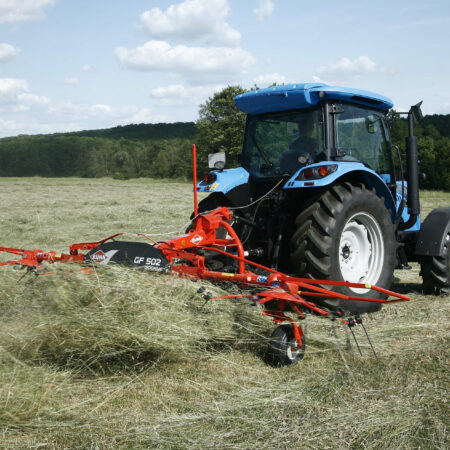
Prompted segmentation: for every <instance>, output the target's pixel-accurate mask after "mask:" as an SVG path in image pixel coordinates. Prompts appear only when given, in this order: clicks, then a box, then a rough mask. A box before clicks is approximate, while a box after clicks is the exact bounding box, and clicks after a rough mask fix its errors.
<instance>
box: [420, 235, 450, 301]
mask: <svg viewBox="0 0 450 450" xmlns="http://www.w3.org/2000/svg"><path fill="white" fill-rule="evenodd" d="M420 266H421V270H420V275H422V279H423V291H424V293H425V294H428V295H430V294H431V295H448V294H449V293H450V232H449V233H447V236H446V238H445V242H444V248H443V249H442V254H441V255H440V256H423V257H422V258H421V261H420Z"/></svg>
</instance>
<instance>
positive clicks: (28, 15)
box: [0, 0, 55, 24]
mask: <svg viewBox="0 0 450 450" xmlns="http://www.w3.org/2000/svg"><path fill="white" fill-rule="evenodd" d="M54 3H55V0H0V24H1V23H6V22H13V23H14V22H25V21H28V20H39V19H42V18H44V17H45V13H44V8H46V7H47V6H51V5H53V4H54Z"/></svg>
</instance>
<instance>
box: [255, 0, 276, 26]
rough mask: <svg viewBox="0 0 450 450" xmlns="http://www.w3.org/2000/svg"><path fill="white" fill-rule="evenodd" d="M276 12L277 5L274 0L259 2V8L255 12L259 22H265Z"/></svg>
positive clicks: (259, 0) (261, 0)
mask: <svg viewBox="0 0 450 450" xmlns="http://www.w3.org/2000/svg"><path fill="white" fill-rule="evenodd" d="M274 10H275V5H274V3H273V1H272V0H258V7H257V8H255V9H254V10H253V14H254V15H255V17H256V19H257V20H258V22H261V23H262V22H264V21H265V20H266V19H267V18H268V17H270V16H271V15H272V13H273V11H274Z"/></svg>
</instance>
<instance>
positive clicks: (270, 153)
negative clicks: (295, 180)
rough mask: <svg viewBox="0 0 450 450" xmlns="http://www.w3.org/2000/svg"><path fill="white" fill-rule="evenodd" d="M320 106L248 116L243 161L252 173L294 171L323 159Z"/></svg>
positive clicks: (278, 173) (263, 175)
mask: <svg viewBox="0 0 450 450" xmlns="http://www.w3.org/2000/svg"><path fill="white" fill-rule="evenodd" d="M323 142H324V137H323V115H322V110H321V109H315V110H306V111H287V112H282V113H269V114H263V115H258V116H248V119H247V127H246V131H245V141H244V152H243V159H242V165H243V167H245V168H246V169H247V170H248V171H249V172H250V173H251V174H252V175H254V176H256V177H258V178H260V177H274V176H279V175H284V174H285V175H293V174H294V173H295V172H296V171H298V170H299V169H300V168H302V167H303V166H305V165H307V164H312V163H313V162H318V161H320V160H322V159H324V157H325V155H324V144H323Z"/></svg>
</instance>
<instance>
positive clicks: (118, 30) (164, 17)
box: [0, 0, 450, 137]
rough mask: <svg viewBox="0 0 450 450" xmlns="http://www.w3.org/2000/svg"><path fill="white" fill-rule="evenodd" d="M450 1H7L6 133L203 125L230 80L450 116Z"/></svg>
mask: <svg viewBox="0 0 450 450" xmlns="http://www.w3.org/2000/svg"><path fill="white" fill-rule="evenodd" d="M449 81H450V1H449V0H428V1H426V2H425V1H423V0H420V1H419V0H378V1H377V2H363V1H361V0H340V1H335V0H334V1H333V0H316V1H304V0H184V1H183V0H170V1H163V0H95V1H92V0H0V137H4V136H15V135H18V134H37V133H54V132H64V131H77V130H86V129H97V128H109V127H114V126H117V125H126V124H130V123H159V122H180V121H182V122H183V121H195V120H197V118H198V110H199V106H200V105H201V104H202V103H205V101H207V100H208V98H210V97H211V96H212V95H214V93H215V92H218V91H220V90H221V89H223V88H224V87H226V86H228V85H240V86H242V87H244V88H247V89H249V88H251V87H254V86H255V85H256V86H258V87H260V88H263V87H267V86H269V85H271V84H272V83H274V82H276V83H277V84H282V83H285V84H287V83H303V82H324V83H326V84H331V85H339V86H347V87H355V88H358V89H364V90H368V91H374V92H377V93H379V94H382V95H385V96H387V97H389V98H391V99H392V100H393V102H394V107H395V108H396V109H397V110H399V111H400V110H407V109H408V108H409V106H410V105H413V104H415V103H417V102H418V101H420V100H423V106H422V109H423V111H424V113H425V114H449V113H450V82H449Z"/></svg>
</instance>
